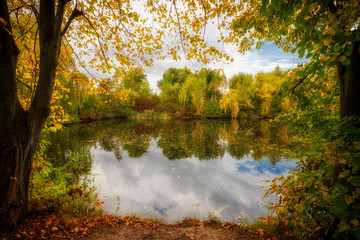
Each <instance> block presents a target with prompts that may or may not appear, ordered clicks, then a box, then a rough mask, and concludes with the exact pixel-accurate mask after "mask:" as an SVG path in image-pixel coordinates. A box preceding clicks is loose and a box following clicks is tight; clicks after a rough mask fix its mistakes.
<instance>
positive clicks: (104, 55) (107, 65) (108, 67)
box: [82, 14, 110, 70]
mask: <svg viewBox="0 0 360 240" xmlns="http://www.w3.org/2000/svg"><path fill="white" fill-rule="evenodd" d="M82 16H83V17H84V18H85V19H86V21H88V23H89V24H90V27H91V28H92V29H93V30H94V32H95V34H96V36H97V39H98V42H99V46H100V51H101V53H102V54H103V57H104V60H105V63H106V68H107V69H108V70H110V65H109V63H108V61H107V60H106V54H105V51H104V49H103V47H102V44H101V41H100V35H99V33H98V32H97V31H96V29H95V27H94V26H93V25H92V23H91V22H90V20H89V19H88V18H87V17H86V16H85V14H83V15H82Z"/></svg>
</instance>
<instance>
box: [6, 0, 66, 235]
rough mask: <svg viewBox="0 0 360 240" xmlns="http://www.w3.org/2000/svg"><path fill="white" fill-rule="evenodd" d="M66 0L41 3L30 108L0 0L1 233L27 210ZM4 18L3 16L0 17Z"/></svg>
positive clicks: (8, 228)
mask: <svg viewBox="0 0 360 240" xmlns="http://www.w3.org/2000/svg"><path fill="white" fill-rule="evenodd" d="M67 3H68V1H67V0H59V1H58V4H57V7H55V6H56V4H55V0H43V1H41V2H40V16H39V22H38V24H39V35H40V66H39V67H40V71H39V79H38V85H37V88H36V93H35V97H34V100H33V102H32V104H31V106H30V109H29V110H28V111H25V110H24V109H23V108H22V107H21V105H20V103H19V101H18V98H17V89H16V81H15V74H16V62H17V56H18V54H19V50H18V48H17V47H16V45H15V42H14V39H13V37H12V34H11V32H12V30H11V24H10V17H9V13H8V7H7V1H6V0H0V18H1V19H2V20H4V21H1V22H5V24H4V23H0V121H1V125H0V193H1V194H0V232H3V231H11V230H12V229H13V228H14V227H15V226H16V225H17V224H19V223H20V222H21V221H22V220H24V218H25V217H26V215H27V211H28V185H29V178H30V171H31V165H32V160H33V156H34V153H35V150H36V146H37V144H38V141H39V138H40V133H41V131H42V129H43V127H44V124H45V121H46V119H47V117H48V116H49V114H50V100H51V94H52V91H53V86H54V81H55V71H56V66H57V62H58V57H59V52H60V45H61V25H62V20H63V16H64V9H65V5H66V4H67ZM1 19H0V20H1Z"/></svg>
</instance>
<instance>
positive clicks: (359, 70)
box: [337, 41, 360, 118]
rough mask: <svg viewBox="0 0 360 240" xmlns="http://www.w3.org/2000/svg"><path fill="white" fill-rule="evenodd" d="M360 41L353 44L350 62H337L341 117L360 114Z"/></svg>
mask: <svg viewBox="0 0 360 240" xmlns="http://www.w3.org/2000/svg"><path fill="white" fill-rule="evenodd" d="M359 47H360V42H359V41H357V42H355V44H354V48H353V52H352V54H351V56H350V57H349V60H350V64H348V65H346V66H344V65H342V63H340V62H338V63H337V69H338V79H339V81H340V114H341V118H344V117H351V116H357V117H359V116H360V53H359V51H360V48H359Z"/></svg>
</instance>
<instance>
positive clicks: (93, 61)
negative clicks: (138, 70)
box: [0, 0, 232, 230]
mask: <svg viewBox="0 0 360 240" xmlns="http://www.w3.org/2000/svg"><path fill="white" fill-rule="evenodd" d="M141 4H143V7H142V8H138V9H141V13H138V12H137V11H136V10H135V7H139V6H140V5H141ZM224 7H225V6H224V5H223V4H220V5H219V6H210V3H207V2H206V1H187V0H184V1H175V0H173V1H169V2H166V1H165V2H164V1H157V0H149V1H145V2H140V1H130V0H125V1H105V0H103V1H94V0H88V1H86V0H77V1H71V0H40V1H35V0H30V1H16V0H10V1H7V0H0V122H1V126H0V192H1V194H0V229H1V230H8V229H10V228H11V227H12V226H14V225H16V224H18V223H19V222H20V221H21V220H23V219H24V217H25V216H26V214H27V205H28V183H29V176H30V171H31V165H32V159H33V156H34V152H35V148H36V146H37V143H38V141H39V136H40V133H41V131H42V129H43V127H44V123H45V121H46V119H47V117H48V116H49V113H50V101H51V95H52V92H53V86H54V80H55V76H56V67H57V64H58V59H59V53H60V49H61V46H62V44H70V45H72V46H73V47H74V49H76V50H77V53H78V54H76V55H75V57H76V58H79V56H82V57H84V56H85V58H86V60H87V61H86V62H84V61H83V60H84V58H83V60H82V59H78V62H79V64H80V65H82V66H84V65H86V67H87V68H94V69H96V70H98V71H102V72H104V73H106V72H111V69H112V67H113V66H114V65H117V66H122V67H124V68H128V69H129V68H130V69H131V68H135V67H139V66H144V65H146V66H150V65H151V64H152V63H153V61H154V59H153V58H152V57H151V56H153V55H155V54H156V55H158V56H159V57H160V58H164V57H165V56H166V55H170V56H172V57H173V58H174V59H179V58H180V56H179V55H180V54H178V52H179V50H182V51H180V53H183V54H182V55H183V56H185V57H187V58H190V57H194V58H197V59H198V60H199V61H203V62H205V63H206V62H208V61H209V58H211V57H215V56H220V57H226V55H225V54H224V53H222V52H221V51H218V50H216V49H215V47H214V46H212V45H211V44H208V43H206V41H205V40H204V33H205V29H206V24H207V23H208V22H209V21H210V19H216V18H218V20H219V21H218V24H219V29H221V28H223V25H222V22H226V20H225V19H224V18H222V17H221V16H222V15H224V14H225V12H224V11H220V10H219V9H220V8H224ZM226 7H229V8H231V7H232V6H230V5H229V6H226ZM211 9H212V10H211ZM210 10H211V12H210ZM19 16H21V19H22V20H24V19H26V18H29V19H36V21H35V24H31V25H30V24H25V25H24V28H23V32H22V33H26V32H28V31H30V30H31V29H32V28H36V33H37V34H36V38H35V39H32V40H33V41H35V45H38V46H39V54H36V51H35V52H34V56H35V59H36V63H37V65H36V68H35V69H34V71H35V72H36V74H34V78H35V79H34V82H36V83H37V84H36V91H35V93H34V95H33V96H32V97H31V99H30V103H31V104H29V107H24V106H22V105H21V103H20V102H19V98H18V85H17V80H20V81H21V79H19V75H18V72H17V70H18V67H19V66H18V65H17V57H18V54H19V52H20V51H23V49H21V48H20V49H19V47H18V46H19V44H17V42H18V41H21V40H23V39H19V38H15V37H14V34H13V28H12V25H13V24H14V23H15V22H16V21H17V20H18V19H19ZM28 22H29V23H30V22H31V21H30V20H29V21H28ZM154 22H157V24H154ZM165 34H169V35H171V36H172V38H171V39H172V42H170V43H169V44H168V45H167V46H166V47H163V46H164V44H165V43H164V40H163V38H164V35H165ZM160 53H163V54H160Z"/></svg>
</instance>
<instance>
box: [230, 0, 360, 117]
mask: <svg viewBox="0 0 360 240" xmlns="http://www.w3.org/2000/svg"><path fill="white" fill-rule="evenodd" d="M359 7H360V1H345V0H342V1H333V0H326V1H313V0H306V1H292V2H289V1H281V0H278V1H269V0H265V1H257V0H254V1H249V2H248V6H247V7H246V9H245V11H244V12H243V14H241V15H239V16H237V17H236V19H235V20H234V22H233V30H234V35H233V36H234V37H239V36H243V38H242V39H241V41H239V46H240V48H241V49H246V48H247V47H248V46H249V45H252V44H253V39H254V38H257V39H260V40H264V39H265V40H270V41H274V42H275V43H276V44H279V45H280V46H281V47H282V48H283V49H284V50H285V51H291V52H293V53H295V52H298V54H299V57H300V58H302V57H304V56H305V57H306V58H309V59H311V60H310V61H309V62H308V63H306V64H305V65H304V66H302V67H303V69H301V70H300V71H295V73H296V74H297V81H296V82H294V83H293V87H292V90H293V91H295V90H296V88H297V87H298V85H299V84H305V83H306V81H307V80H309V79H313V78H316V80H317V81H322V79H323V77H324V75H325V72H326V71H327V70H326V69H329V68H334V67H335V68H337V72H338V81H339V83H340V93H341V98H340V112H341V117H348V116H360V80H359V78H360V53H359V47H360V40H359V39H360V38H359V34H360V33H359V18H360V12H359V11H357V9H359ZM245 36H246V37H245ZM260 46H261V41H259V42H258V47H260Z"/></svg>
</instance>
